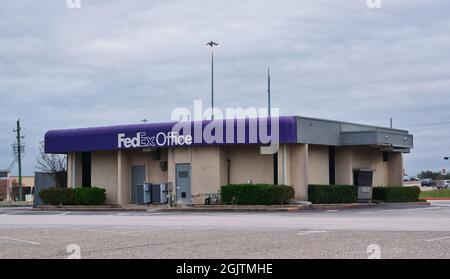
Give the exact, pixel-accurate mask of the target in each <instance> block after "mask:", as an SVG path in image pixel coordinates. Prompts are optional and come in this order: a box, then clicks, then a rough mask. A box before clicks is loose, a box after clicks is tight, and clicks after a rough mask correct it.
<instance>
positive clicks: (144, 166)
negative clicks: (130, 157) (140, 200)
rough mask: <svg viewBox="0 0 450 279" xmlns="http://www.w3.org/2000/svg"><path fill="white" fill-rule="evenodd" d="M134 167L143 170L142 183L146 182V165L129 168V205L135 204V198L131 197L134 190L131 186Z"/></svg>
mask: <svg viewBox="0 0 450 279" xmlns="http://www.w3.org/2000/svg"><path fill="white" fill-rule="evenodd" d="M134 167H143V168H144V181H142V183H143V182H145V181H146V180H147V166H146V165H131V166H130V185H131V187H130V199H129V201H128V202H129V203H130V204H134V203H136V200H135V197H134V196H133V193H134V192H133V188H134V185H133V168H134ZM134 194H136V193H134Z"/></svg>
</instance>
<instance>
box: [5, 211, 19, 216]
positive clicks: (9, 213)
mask: <svg viewBox="0 0 450 279" xmlns="http://www.w3.org/2000/svg"><path fill="white" fill-rule="evenodd" d="M20 212H21V211H12V212H8V213H3V214H1V215H12V214H15V213H20Z"/></svg>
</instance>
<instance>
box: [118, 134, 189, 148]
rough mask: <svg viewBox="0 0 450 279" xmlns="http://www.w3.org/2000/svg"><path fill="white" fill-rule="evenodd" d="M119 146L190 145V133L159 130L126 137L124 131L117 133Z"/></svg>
mask: <svg viewBox="0 0 450 279" xmlns="http://www.w3.org/2000/svg"><path fill="white" fill-rule="evenodd" d="M117 141H118V147H119V148H139V147H159V146H182V145H191V144H192V136H191V135H179V134H178V133H177V132H168V133H164V132H160V133H158V134H157V135H156V136H152V137H149V136H147V133H146V132H139V133H136V136H135V137H126V135H125V134H124V133H120V134H118V135H117Z"/></svg>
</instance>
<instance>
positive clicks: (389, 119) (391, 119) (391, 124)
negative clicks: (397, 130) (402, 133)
mask: <svg viewBox="0 0 450 279" xmlns="http://www.w3.org/2000/svg"><path fill="white" fill-rule="evenodd" d="M389 120H390V123H391V129H392V117H391V118H390V119H389Z"/></svg>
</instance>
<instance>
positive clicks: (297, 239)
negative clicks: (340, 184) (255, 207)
mask: <svg viewBox="0 0 450 279" xmlns="http://www.w3.org/2000/svg"><path fill="white" fill-rule="evenodd" d="M374 247H375V248H374ZM374 249H375V250H374ZM374 253H378V254H377V255H378V256H379V257H381V258H450V202H448V201H439V202H433V203H432V205H431V206H416V205H401V206H400V205H389V206H387V205H386V206H377V207H372V208H364V209H362V208H360V209H345V210H308V211H300V212H286V213H275V212H274V213H268V212H264V213H262V212H261V213H209V212H205V213H188V212H186V213H175V212H174V213H150V212H148V213H147V212H48V211H31V210H30V209H26V208H21V209H18V208H0V258H68V257H74V258H80V257H81V258H368V257H369V256H373V255H374Z"/></svg>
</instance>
